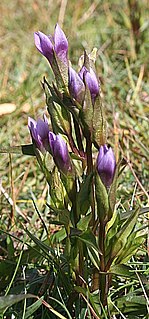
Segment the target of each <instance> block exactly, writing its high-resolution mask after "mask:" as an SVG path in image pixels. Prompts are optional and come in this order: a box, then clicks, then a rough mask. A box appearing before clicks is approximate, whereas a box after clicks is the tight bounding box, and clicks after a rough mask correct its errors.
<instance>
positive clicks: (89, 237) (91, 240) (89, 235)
mask: <svg viewBox="0 0 149 319" xmlns="http://www.w3.org/2000/svg"><path fill="white" fill-rule="evenodd" d="M76 237H77V238H78V239H79V240H81V241H82V242H84V243H85V244H86V246H87V247H92V248H94V249H95V250H96V251H97V252H98V253H99V254H102V253H101V251H100V249H99V247H98V246H97V243H96V237H95V235H94V234H93V232H92V231H91V230H87V231H85V232H84V233H83V234H81V235H80V236H76Z"/></svg>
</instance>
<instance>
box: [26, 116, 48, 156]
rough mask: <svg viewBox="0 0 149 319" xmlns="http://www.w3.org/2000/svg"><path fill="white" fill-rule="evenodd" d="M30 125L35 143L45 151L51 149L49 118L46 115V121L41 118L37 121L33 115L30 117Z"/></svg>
mask: <svg viewBox="0 0 149 319" xmlns="http://www.w3.org/2000/svg"><path fill="white" fill-rule="evenodd" d="M28 127H29V130H30V133H31V137H32V140H33V143H34V144H35V145H36V147H37V148H38V149H39V150H40V151H41V152H42V153H44V152H45V151H46V150H47V151H48V150H49V126H48V120H47V118H46V116H45V115H44V121H43V120H41V119H39V120H38V121H37V122H36V121H35V120H34V119H32V118H31V117H29V118H28Z"/></svg>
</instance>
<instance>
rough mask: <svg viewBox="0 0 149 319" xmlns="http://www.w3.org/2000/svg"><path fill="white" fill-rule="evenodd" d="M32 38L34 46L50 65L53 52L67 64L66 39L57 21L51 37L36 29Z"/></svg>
mask: <svg viewBox="0 0 149 319" xmlns="http://www.w3.org/2000/svg"><path fill="white" fill-rule="evenodd" d="M34 39H35V46H36V48H37V49H38V50H39V52H40V53H41V54H43V55H44V56H45V57H46V58H47V59H48V61H49V62H50V64H51V65H52V61H53V54H54V52H55V54H56V56H57V57H58V58H59V60H60V61H61V62H63V63H64V64H66V65H67V64H68V58H67V54H68V41H67V39H66V36H65V34H64V32H63V31H62V29H61V28H60V26H59V25H58V23H57V24H56V27H55V31H54V36H53V37H52V36H51V35H49V36H48V35H45V34H44V33H42V32H40V31H38V32H35V33H34Z"/></svg>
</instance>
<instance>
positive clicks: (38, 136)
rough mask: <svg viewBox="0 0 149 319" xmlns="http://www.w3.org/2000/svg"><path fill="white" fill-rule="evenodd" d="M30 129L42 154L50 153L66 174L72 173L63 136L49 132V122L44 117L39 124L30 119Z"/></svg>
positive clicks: (34, 141)
mask: <svg viewBox="0 0 149 319" xmlns="http://www.w3.org/2000/svg"><path fill="white" fill-rule="evenodd" d="M28 127H29V130H30V133H31V137H32V141H33V144H34V145H35V146H36V147H37V148H38V149H39V150H40V151H41V152H42V153H45V152H46V151H48V152H50V153H51V154H52V156H53V158H54V161H55V163H56V165H57V167H58V168H59V170H60V171H62V172H63V173H64V174H67V173H68V172H69V171H71V161H70V157H69V152H68V147H67V144H66V143H65V141H64V139H63V138H62V137H61V135H59V134H58V135H56V134H54V133H53V132H51V131H50V130H49V126H48V121H47V118H46V116H45V115H44V121H43V120H41V119H39V120H38V121H37V122H36V121H35V120H34V119H32V118H30V117H29V118H28Z"/></svg>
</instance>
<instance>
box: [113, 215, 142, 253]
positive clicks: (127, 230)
mask: <svg viewBox="0 0 149 319" xmlns="http://www.w3.org/2000/svg"><path fill="white" fill-rule="evenodd" d="M138 212H139V209H136V210H135V211H134V212H132V214H131V216H130V217H129V218H128V220H127V221H126V222H125V223H124V224H123V225H122V227H121V229H120V231H119V232H118V234H117V235H116V240H115V242H114V244H113V249H112V253H111V258H112V259H113V258H114V257H116V256H117V257H118V256H119V255H120V253H121V251H122V250H123V248H124V246H125V245H126V243H127V240H128V237H129V235H130V234H131V233H132V231H133V229H134V227H135V225H136V222H137V218H138Z"/></svg>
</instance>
